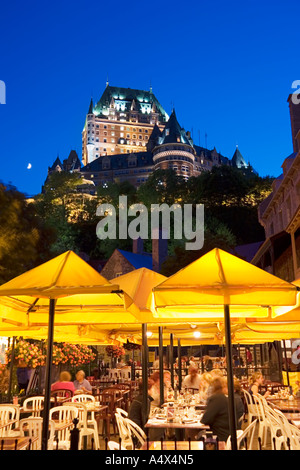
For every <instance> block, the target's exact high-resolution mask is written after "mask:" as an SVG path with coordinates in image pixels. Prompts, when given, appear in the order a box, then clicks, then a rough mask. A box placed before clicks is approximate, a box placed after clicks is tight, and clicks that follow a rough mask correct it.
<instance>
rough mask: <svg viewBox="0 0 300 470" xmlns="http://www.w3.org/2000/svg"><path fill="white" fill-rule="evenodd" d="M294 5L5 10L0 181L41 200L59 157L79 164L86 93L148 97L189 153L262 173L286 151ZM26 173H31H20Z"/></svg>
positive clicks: (199, 0)
mask: <svg viewBox="0 0 300 470" xmlns="http://www.w3.org/2000/svg"><path fill="white" fill-rule="evenodd" d="M298 7H299V4H298V2H296V1H289V0H286V1H285V2H283V1H282V0H272V1H269V0H267V1H263V0H260V1H257V0H251V1H249V2H243V1H231V0H229V1H227V2H224V1H219V0H215V1H207V0H206V1H203V0H194V1H186V2H179V1H176V0H173V1H169V0H167V1H164V0H160V1H157V0H152V1H151V2H142V1H132V0H128V1H127V2H124V1H119V0H116V1H114V2H103V1H94V0H91V1H89V2H82V1H81V2H79V1H77V0H72V1H69V0H66V1H60V2H58V1H56V0H53V1H51V2H49V1H47V0H44V1H43V2H40V1H39V2H37V1H33V0H27V1H26V2H23V1H22V2H21V1H19V0H11V1H10V2H8V1H7V2H2V5H1V13H0V22H1V26H0V48H1V52H0V80H2V81H4V82H5V85H6V104H5V105H2V104H0V156H1V173H0V180H2V181H4V182H6V183H8V182H11V183H12V184H14V185H15V186H16V187H17V188H18V189H19V190H20V191H22V192H25V193H26V194H28V195H33V194H36V193H39V192H40V190H41V186H42V184H43V182H44V181H45V178H46V176H47V169H48V166H50V165H51V164H52V163H53V161H54V160H55V158H56V157H57V155H59V157H60V158H61V160H63V159H64V158H67V156H68V155H69V152H70V150H71V149H75V150H76V151H77V153H78V155H79V157H80V158H81V132H82V129H83V125H84V121H85V116H86V113H87V111H88V107H89V102H90V99H91V96H92V97H93V99H94V101H96V100H98V99H99V98H100V96H101V94H102V93H103V91H104V88H105V83H106V79H107V76H108V79H109V83H110V85H112V86H121V87H126V88H127V87H128V88H138V89H145V90H148V89H149V86H150V83H151V84H152V87H153V93H154V94H155V95H156V97H157V99H158V100H159V101H160V103H161V104H162V106H163V107H164V108H165V110H166V111H167V112H168V113H169V114H170V112H171V109H172V107H173V106H174V107H175V110H176V114H177V118H178V121H179V123H180V125H181V126H182V127H184V128H185V129H186V130H190V131H191V132H192V135H193V138H194V141H195V143H196V144H199V142H200V145H202V146H204V145H205V142H206V141H205V134H207V146H208V148H213V147H216V149H217V150H218V151H220V152H221V153H222V154H223V155H225V156H227V157H229V158H231V157H232V155H233V153H234V151H235V148H236V145H238V146H239V149H240V151H241V153H242V155H243V156H244V158H245V160H246V161H250V163H251V164H252V166H253V167H254V168H255V169H256V170H257V171H258V172H259V174H260V175H261V176H265V175H272V176H278V175H279V174H280V173H281V165H282V162H283V160H284V158H285V157H287V156H288V155H289V154H290V153H292V139H291V129H290V119H289V108H288V104H287V97H288V95H289V94H290V93H291V92H292V91H294V90H293V89H292V83H293V82H294V81H295V80H300V70H299V18H298ZM28 164H31V169H28V168H27V167H28Z"/></svg>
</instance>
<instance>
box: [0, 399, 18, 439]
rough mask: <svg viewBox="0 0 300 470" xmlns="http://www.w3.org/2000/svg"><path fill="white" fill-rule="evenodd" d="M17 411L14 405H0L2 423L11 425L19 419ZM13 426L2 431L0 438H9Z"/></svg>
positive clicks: (0, 431)
mask: <svg viewBox="0 0 300 470" xmlns="http://www.w3.org/2000/svg"><path fill="white" fill-rule="evenodd" d="M16 416H17V410H16V407H14V406H13V405H11V406H10V405H3V406H2V405H0V422H1V423H3V424H6V423H9V422H10V421H12V420H15V419H17V418H16ZM12 426H13V424H12V423H11V424H8V425H7V427H5V428H2V429H0V437H3V436H9V435H10V433H11V432H12Z"/></svg>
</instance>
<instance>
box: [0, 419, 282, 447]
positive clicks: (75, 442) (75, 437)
mask: <svg viewBox="0 0 300 470" xmlns="http://www.w3.org/2000/svg"><path fill="white" fill-rule="evenodd" d="M73 422H74V425H75V426H74V429H72V430H71V431H70V432H71V445H70V450H79V449H78V446H79V433H80V429H78V428H77V427H76V426H77V422H78V420H77V419H75V420H74V421H73ZM18 441H19V439H17V438H16V439H15V440H14V444H13V446H11V448H10V449H9V450H18ZM201 441H202V442H203V448H204V449H205V438H204V437H203V438H200V439H199V441H198V442H201ZM257 441H258V449H257V450H263V448H262V441H261V438H260V437H258V439H257ZM104 442H105V447H104V450H109V447H108V442H109V439H108V437H106V438H105V439H104ZM159 442H160V446H161V447H160V449H159V450H162V451H163V450H170V449H167V447H166V442H169V441H167V439H163V438H161V439H160V441H159ZM172 442H174V450H180V449H178V447H177V446H178V442H179V441H178V439H176V437H175V438H174V439H173V441H172ZM180 442H181V441H180ZM192 442H194V441H192V439H191V438H188V439H187V450H189V451H190V450H192ZM216 442H217V446H216V450H220V445H219V444H220V443H219V442H218V439H217V440H216ZM4 444H5V438H2V439H0V450H5V449H4ZM271 444H272V450H280V449H278V448H277V447H276V438H273V440H272V443H271ZM281 444H282V443H281ZM286 445H287V449H288V450H291V444H290V439H289V438H287V440H286ZM31 448H32V441H31V439H29V443H28V446H27V449H26V450H31ZM143 448H144V450H150V440H149V437H147V439H146V441H145V446H143ZM243 448H244V449H245V450H248V441H247V437H245V438H244V439H243ZM58 449H59V441H58V439H56V440H55V442H54V446H53V450H58ZM138 449H140V446H136V444H135V442H134V440H133V448H132V449H131V450H138ZM90 450H95V448H94V439H93V438H92V439H91V449H90ZM101 450H103V449H101ZM114 450H124V448H123V447H122V439H121V438H119V440H118V442H117V445H116V448H115V449H114Z"/></svg>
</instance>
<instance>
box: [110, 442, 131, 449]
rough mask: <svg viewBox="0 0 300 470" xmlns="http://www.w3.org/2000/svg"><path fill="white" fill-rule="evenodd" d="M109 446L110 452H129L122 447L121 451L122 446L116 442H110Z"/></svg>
mask: <svg viewBox="0 0 300 470" xmlns="http://www.w3.org/2000/svg"><path fill="white" fill-rule="evenodd" d="M107 445H108V448H109V450H127V449H125V447H123V446H121V449H120V444H118V443H117V442H115V441H109V442H108V444H107Z"/></svg>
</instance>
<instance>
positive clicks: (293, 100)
mask: <svg viewBox="0 0 300 470" xmlns="http://www.w3.org/2000/svg"><path fill="white" fill-rule="evenodd" d="M297 101H299V100H298V97H297V94H295V93H294V94H291V95H289V97H288V103H289V108H290V119H291V129H292V139H293V149H294V152H299V143H298V141H297V138H296V136H297V134H298V132H299V130H300V103H298V104H297Z"/></svg>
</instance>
